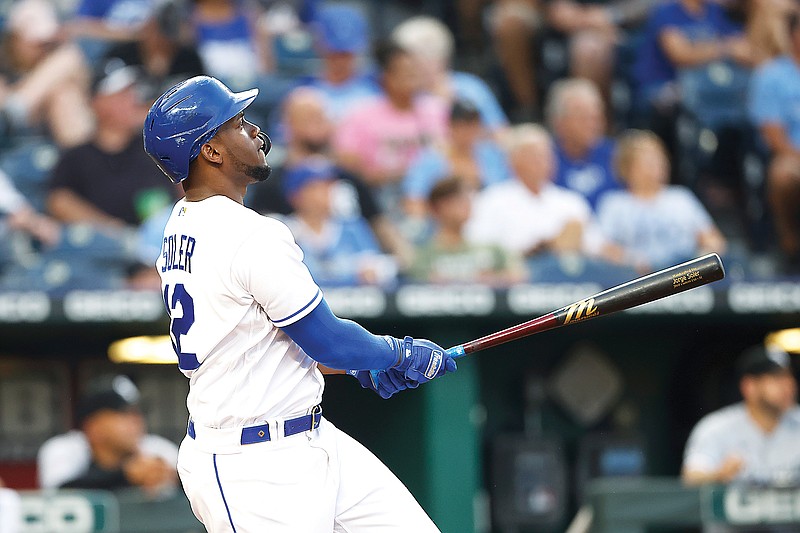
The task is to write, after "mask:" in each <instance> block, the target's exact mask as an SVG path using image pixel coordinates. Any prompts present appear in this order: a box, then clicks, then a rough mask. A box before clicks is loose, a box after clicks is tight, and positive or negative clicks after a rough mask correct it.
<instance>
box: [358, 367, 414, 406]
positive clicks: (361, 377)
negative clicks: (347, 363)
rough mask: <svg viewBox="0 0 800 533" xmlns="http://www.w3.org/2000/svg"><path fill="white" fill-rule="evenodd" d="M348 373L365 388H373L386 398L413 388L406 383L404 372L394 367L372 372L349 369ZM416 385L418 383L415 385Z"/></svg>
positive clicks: (373, 390)
mask: <svg viewBox="0 0 800 533" xmlns="http://www.w3.org/2000/svg"><path fill="white" fill-rule="evenodd" d="M347 373H348V374H350V375H351V376H353V377H355V378H356V379H357V380H358V382H359V383H360V384H361V386H362V387H363V388H365V389H369V390H371V391H372V392H374V393H376V394H377V395H378V396H380V397H381V398H383V399H384V400H386V399H388V398H390V397H391V396H392V395H393V394H395V393H397V392H400V391H401V390H405V389H407V388H413V387H411V386H410V385H409V384H408V383H406V381H405V377H404V376H403V374H402V373H401V372H398V371H397V370H396V369H394V368H390V369H389V370H381V371H378V372H375V371H372V372H370V371H369V370H348V371H347ZM414 387H416V385H414Z"/></svg>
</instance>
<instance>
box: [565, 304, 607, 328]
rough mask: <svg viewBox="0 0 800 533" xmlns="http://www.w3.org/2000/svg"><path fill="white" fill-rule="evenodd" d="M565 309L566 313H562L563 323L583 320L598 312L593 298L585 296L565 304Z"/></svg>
mask: <svg viewBox="0 0 800 533" xmlns="http://www.w3.org/2000/svg"><path fill="white" fill-rule="evenodd" d="M566 310H567V313H566V314H565V315H564V324H569V323H570V322H577V321H579V320H585V319H587V318H591V317H593V316H595V315H597V314H598V313H600V311H599V310H598V309H597V306H595V305H594V298H587V299H586V300H580V301H578V302H575V303H574V304H570V305H569V306H567V308H566Z"/></svg>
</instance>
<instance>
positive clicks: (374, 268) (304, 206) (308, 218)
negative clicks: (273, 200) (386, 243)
mask: <svg viewBox="0 0 800 533" xmlns="http://www.w3.org/2000/svg"><path fill="white" fill-rule="evenodd" d="M336 179H337V176H336V169H335V168H334V166H333V165H332V164H331V162H330V161H329V160H327V159H325V158H310V159H308V160H305V161H301V162H299V163H298V164H296V165H294V166H292V167H291V168H288V169H286V172H285V173H284V176H283V190H284V194H285V195H286V198H287V199H288V201H289V203H290V204H291V205H292V207H293V209H294V211H293V213H292V214H291V215H289V216H288V217H286V218H285V222H286V225H287V226H289V228H290V229H291V230H292V233H293V234H294V236H295V240H296V241H297V244H298V246H300V248H301V249H302V250H303V261H304V262H305V263H306V265H308V269H309V271H310V272H311V275H312V276H313V277H314V280H315V281H316V282H317V283H318V284H320V285H322V286H341V285H381V286H391V285H393V284H394V282H395V281H396V275H397V265H396V264H395V262H394V260H393V259H392V258H391V257H390V256H387V255H384V254H382V253H381V251H380V248H379V246H378V243H377V240H376V239H375V236H374V235H373V233H372V230H371V229H370V227H369V224H367V222H366V220H364V218H363V217H361V216H350V217H343V216H337V215H336V214H335V213H334V212H333V209H332V207H333V206H332V198H331V196H332V192H333V188H332V186H333V184H334V182H335V180H336Z"/></svg>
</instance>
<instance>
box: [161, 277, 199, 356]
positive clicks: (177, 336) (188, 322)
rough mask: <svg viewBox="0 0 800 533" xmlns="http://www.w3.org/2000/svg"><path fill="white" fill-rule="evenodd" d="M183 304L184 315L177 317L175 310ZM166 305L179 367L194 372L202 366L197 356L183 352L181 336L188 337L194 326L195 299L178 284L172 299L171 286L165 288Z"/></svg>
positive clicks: (181, 284)
mask: <svg viewBox="0 0 800 533" xmlns="http://www.w3.org/2000/svg"><path fill="white" fill-rule="evenodd" d="M178 304H181V310H182V311H183V313H182V315H181V316H179V317H176V316H175V310H176V309H177V307H178ZM164 305H166V306H167V313H169V317H170V321H169V331H170V337H171V338H172V348H173V349H174V350H175V353H176V354H177V355H178V367H179V368H180V369H181V370H194V369H196V368H197V367H199V366H200V363H199V362H198V361H197V354H193V353H186V352H182V351H181V335H186V334H187V333H188V332H189V329H190V328H191V327H192V324H194V299H193V298H192V296H191V295H190V294H189V293H188V292H186V287H184V285H183V283H176V284H175V289H174V290H173V291H172V297H171V298H170V295H169V285H165V286H164Z"/></svg>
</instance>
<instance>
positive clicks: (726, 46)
mask: <svg viewBox="0 0 800 533" xmlns="http://www.w3.org/2000/svg"><path fill="white" fill-rule="evenodd" d="M719 60H731V61H733V62H734V63H738V64H742V65H745V66H749V65H751V63H752V61H753V53H752V48H751V46H750V43H749V42H748V41H747V39H746V38H745V36H744V32H743V28H742V26H741V25H740V24H737V23H734V22H732V21H731V20H730V19H729V18H728V17H727V16H726V14H725V12H724V10H723V8H722V6H721V5H720V4H718V3H717V2H712V1H709V0H671V1H669V2H667V3H665V4H662V5H659V6H656V7H654V8H653V10H652V12H651V14H650V16H649V19H648V22H647V24H646V27H645V29H644V35H643V42H642V45H641V46H640V47H639V48H638V55H637V58H636V63H635V65H634V78H635V82H636V91H635V92H636V98H635V99H636V102H637V108H638V112H639V113H640V114H642V115H643V116H644V120H647V121H648V124H650V126H654V124H652V121H653V120H655V119H656V118H658V117H659V116H661V117H664V118H667V119H669V117H671V116H673V115H674V112H675V107H676V104H677V103H678V101H679V90H678V81H677V72H678V71H679V70H680V69H685V68H692V67H698V66H702V65H707V64H709V63H711V62H713V61H719Z"/></svg>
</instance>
